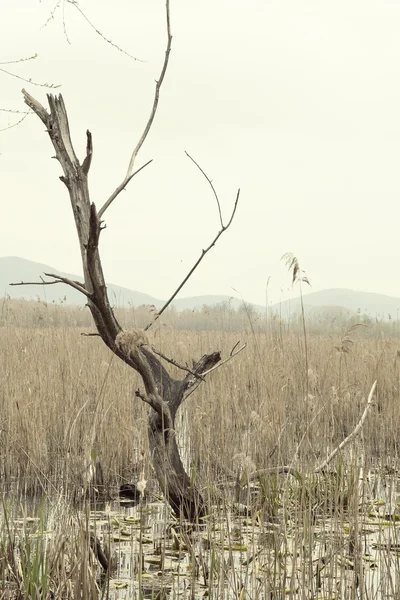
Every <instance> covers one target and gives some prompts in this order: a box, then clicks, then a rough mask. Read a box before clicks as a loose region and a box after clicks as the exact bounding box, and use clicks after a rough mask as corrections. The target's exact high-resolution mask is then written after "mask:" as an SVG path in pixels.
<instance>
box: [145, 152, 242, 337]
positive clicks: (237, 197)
mask: <svg viewBox="0 0 400 600" xmlns="http://www.w3.org/2000/svg"><path fill="white" fill-rule="evenodd" d="M186 155H187V156H188V157H189V158H190V160H191V161H193V162H194V164H195V165H196V166H197V168H198V169H199V170H200V171H201V173H202V174H203V175H204V177H205V178H206V179H207V181H208V183H209V185H210V187H211V189H212V191H213V194H214V197H215V199H216V201H217V205H218V211H219V216H220V223H221V229H220V230H219V231H218V233H217V235H216V236H215V238H214V239H213V241H212V242H211V244H210V245H209V246H207V248H206V249H205V250H202V252H201V255H200V257H199V258H198V259H197V261H196V262H195V264H194V265H193V267H192V268H191V269H190V271H189V273H188V274H187V275H186V277H185V278H184V279H183V280H182V281H181V283H180V284H179V286H178V287H177V288H176V290H175V291H174V293H173V294H172V296H171V297H170V298H169V299H168V300H167V302H166V303H165V304H164V306H163V307H162V308H161V310H159V311H158V312H157V313H156V314H155V315H154V319H153V320H152V321H151V322H150V323H148V325H146V327H145V328H144V330H145V331H148V330H149V329H150V327H151V326H152V325H153V324H154V323H155V322H156V321H157V319H159V318H160V317H161V315H162V314H163V312H164V311H165V310H166V309H167V308H168V306H169V305H170V304H171V302H172V301H173V300H174V299H175V298H176V296H177V295H178V294H179V292H180V291H181V289H182V288H183V286H184V285H185V283H186V282H187V281H188V280H189V279H190V277H191V276H192V275H193V273H194V272H195V270H196V269H197V267H198V266H199V264H200V263H201V261H202V260H203V258H204V257H205V255H206V254H207V252H209V250H211V248H212V247H213V246H215V244H216V243H217V241H218V240H219V238H220V237H221V235H222V234H223V233H224V231H226V230H227V229H228V228H229V227H230V225H231V223H232V221H233V218H234V216H235V213H236V209H237V205H238V202H239V197H240V189H238V191H237V194H236V199H235V204H234V206H233V210H232V213H231V216H230V219H229V221H228V223H227V224H226V225H224V223H223V220H222V213H221V204H220V201H219V197H218V194H217V192H216V190H215V188H214V186H213V183H212V181H211V179H210V178H209V177H207V175H206V174H205V172H204V171H203V169H202V168H201V167H200V166H199V165H198V163H197V162H196V161H195V160H194V159H193V158H192V157H191V156H190V155H189V154H188V153H187V152H186Z"/></svg>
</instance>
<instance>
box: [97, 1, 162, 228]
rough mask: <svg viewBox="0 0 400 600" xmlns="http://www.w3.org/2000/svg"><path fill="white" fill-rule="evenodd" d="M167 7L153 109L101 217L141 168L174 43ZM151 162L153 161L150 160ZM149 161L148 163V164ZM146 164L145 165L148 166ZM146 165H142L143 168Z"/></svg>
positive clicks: (101, 212)
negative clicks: (139, 159) (164, 44)
mask: <svg viewBox="0 0 400 600" xmlns="http://www.w3.org/2000/svg"><path fill="white" fill-rule="evenodd" d="M165 7H166V13H167V15H166V16H167V37H168V40H167V48H166V50H165V58H164V63H163V66H162V69H161V73H160V77H159V78H158V80H157V81H156V88H155V91H154V100H153V106H152V109H151V113H150V117H149V119H148V121H147V123H146V126H145V128H144V130H143V133H142V135H141V136H140V139H139V141H138V143H137V144H136V147H135V149H134V150H133V152H132V156H131V159H130V161H129V166H128V170H127V172H126V175H125V178H124V180H123V182H122V183H121V184H120V185H119V186H118V187H117V189H116V190H115V191H114V192H113V193H112V194H111V196H110V197H109V199H108V200H107V202H106V203H105V204H104V206H103V207H102V209H101V210H100V211H99V218H100V217H101V216H102V215H103V213H104V212H105V211H106V210H107V208H108V207H109V206H110V204H111V203H112V202H113V200H115V198H116V197H117V196H118V194H119V193H120V192H121V191H122V190H123V189H124V188H125V187H126V186H127V185H128V183H129V182H130V180H131V179H132V177H133V176H134V175H136V173H138V172H139V171H140V170H141V169H139V171H136V173H133V168H134V166H135V160H136V157H137V155H138V154H139V150H140V149H141V147H142V146H143V144H144V142H145V140H146V138H147V135H148V133H149V131H150V129H151V126H152V124H153V121H154V117H155V116H156V112H157V106H158V100H159V98H160V89H161V86H162V83H163V81H164V77H165V73H166V72H167V67H168V62H169V55H170V53H171V44H172V35H171V24H170V14H169V0H166V3H165ZM149 162H151V161H149ZM148 164H149V163H146V165H148ZM146 165H144V166H146ZM143 168H144V167H142V169H143Z"/></svg>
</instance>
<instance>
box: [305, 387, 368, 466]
mask: <svg viewBox="0 0 400 600" xmlns="http://www.w3.org/2000/svg"><path fill="white" fill-rule="evenodd" d="M376 383H377V382H376V381H374V383H373V384H372V388H371V391H370V393H369V396H368V400H367V404H366V407H365V409H364V412H363V414H362V415H361V419H360V420H359V421H358V423H357V425H356V426H355V428H354V429H353V431H352V432H351V433H350V434H349V435H348V436H347V437H346V438H345V439H344V440H343V442H341V443H340V444H339V446H337V447H336V448H335V449H334V450H332V452H331V453H330V455H329V456H328V458H327V459H325V460H324V461H323V462H322V463H321V464H320V465H318V467H317V468H316V469H315V473H320V472H321V471H323V470H324V469H325V468H326V467H327V466H328V465H329V463H330V462H331V461H332V460H333V459H334V458H335V456H336V455H337V454H338V453H339V452H340V451H341V450H343V448H344V447H345V446H347V444H348V443H349V442H351V440H352V439H354V438H355V437H356V435H357V434H358V432H359V431H360V430H361V427H362V426H363V425H364V421H365V419H366V418H367V414H368V411H369V410H370V409H371V407H372V406H373V402H372V398H373V396H374V392H375V388H376Z"/></svg>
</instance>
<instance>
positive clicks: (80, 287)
mask: <svg viewBox="0 0 400 600" xmlns="http://www.w3.org/2000/svg"><path fill="white" fill-rule="evenodd" d="M45 275H46V277H53V279H54V280H55V281H45V280H44V279H43V278H42V277H41V278H40V279H41V281H20V282H19V283H10V284H9V285H13V286H17V285H54V284H56V283H65V284H66V285H69V286H70V287H72V288H74V289H75V290H77V291H78V292H80V293H81V294H84V295H85V296H87V297H88V298H91V297H92V295H91V294H90V292H88V291H87V289H86V288H85V287H84V286H83V284H82V283H80V282H79V281H73V280H72V279H68V278H67V277H61V276H60V275H54V274H53V273H45Z"/></svg>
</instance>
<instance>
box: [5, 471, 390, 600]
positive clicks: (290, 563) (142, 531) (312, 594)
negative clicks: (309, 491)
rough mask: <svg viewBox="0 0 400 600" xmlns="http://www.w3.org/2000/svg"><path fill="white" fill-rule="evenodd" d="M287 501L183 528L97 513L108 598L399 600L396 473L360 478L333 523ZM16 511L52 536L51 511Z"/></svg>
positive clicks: (167, 519)
mask: <svg viewBox="0 0 400 600" xmlns="http://www.w3.org/2000/svg"><path fill="white" fill-rule="evenodd" d="M283 487H284V486H283ZM289 492H290V494H292V497H291V498H289V497H288V490H286V491H284V492H282V495H281V500H282V502H281V505H280V507H279V508H278V510H277V511H276V514H275V515H273V516H270V517H268V516H266V514H265V513H262V512H261V511H257V510H255V509H253V510H249V511H248V512H247V511H246V510H244V509H243V506H242V507H241V510H242V514H238V511H237V510H235V507H233V506H232V504H229V505H228V504H226V505H223V506H220V507H214V508H213V510H212V511H211V516H210V517H208V518H206V519H205V522H204V524H203V525H201V526H198V527H191V526H190V525H188V524H179V523H178V522H177V521H176V520H175V519H174V517H173V516H172V515H171V513H170V511H169V509H168V507H167V506H165V504H164V503H163V502H161V501H157V502H149V503H145V502H143V503H141V504H139V505H137V506H132V505H130V504H129V503H124V502H114V503H108V504H107V505H104V506H102V507H101V510H99V509H97V510H92V511H91V513H90V515H88V519H89V526H90V529H91V531H92V533H94V534H95V535H96V536H98V537H99V539H100V540H101V542H102V545H103V547H104V548H110V550H111V556H112V558H113V562H114V565H115V569H113V570H112V571H111V575H110V578H109V580H108V581H106V582H105V583H104V584H103V585H104V588H103V589H104V590H105V591H104V596H103V597H104V598H109V599H110V600H133V599H136V598H137V599H139V598H153V599H155V598H158V600H161V598H164V599H175V598H188V599H189V598H191V599H192V598H204V597H205V596H207V597H209V598H218V599H220V598H224V599H226V600H231V599H232V600H233V599H235V600H236V599H238V600H244V599H245V598H247V599H251V600H257V599H260V600H261V599H264V598H265V599H267V598H268V599H270V598H276V599H278V598H279V599H281V598H291V599H293V600H294V599H295V600H300V599H303V598H320V599H322V598H324V599H325V598H326V599H330V600H333V598H335V599H339V598H343V599H346V600H347V598H368V599H369V598H374V599H377V600H386V599H388V598H399V597H400V564H399V563H400V510H399V500H400V480H399V478H398V477H397V476H396V475H395V474H390V475H387V476H377V475H376V474H370V476H366V477H365V478H362V479H361V478H360V480H359V489H358V492H357V496H356V497H355V500H354V501H353V504H352V505H351V506H349V507H348V509H347V510H346V511H345V512H343V513H342V514H340V515H338V514H337V513H336V514H335V515H334V516H328V514H327V513H325V514H324V512H323V510H320V509H319V508H318V507H317V509H316V510H315V512H313V511H314V507H313V506H312V505H311V504H310V510H309V511H308V509H307V505H305V509H304V508H303V509H302V510H300V509H299V502H298V500H297V498H298V496H296V493H297V494H298V492H299V490H298V489H297V490H296V489H295V486H294V487H293V486H292V487H291V488H290V490H289ZM290 494H289V496H290ZM50 506H51V508H49V507H50ZM14 509H15V510H14V514H15V515H16V513H19V514H20V517H19V518H20V521H19V518H18V517H16V519H15V521H14V522H15V524H16V525H17V527H19V526H21V531H22V527H24V531H25V532H26V531H31V532H32V536H37V535H42V536H51V532H52V530H53V528H54V527H53V526H54V524H55V522H56V520H57V508H55V506H54V503H46V502H45V501H41V502H39V503H35V505H34V506H33V505H29V504H28V503H27V504H26V505H25V506H23V505H19V506H14ZM21 512H22V513H23V516H22V515H21ZM37 514H40V515H41V517H40V523H39V519H38V518H37V517H35V515H37ZM71 518H74V517H72V516H71ZM99 572H100V569H99Z"/></svg>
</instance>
